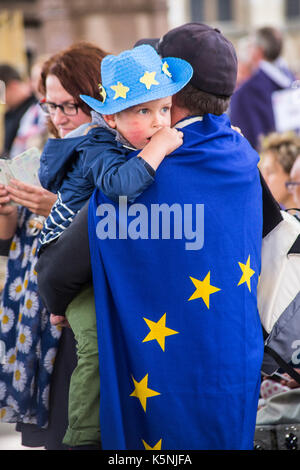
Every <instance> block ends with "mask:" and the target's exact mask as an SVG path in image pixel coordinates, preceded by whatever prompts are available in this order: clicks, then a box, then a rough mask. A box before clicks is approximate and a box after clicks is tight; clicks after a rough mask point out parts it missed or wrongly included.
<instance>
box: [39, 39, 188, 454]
mask: <svg viewBox="0 0 300 470" xmlns="http://www.w3.org/2000/svg"><path fill="white" fill-rule="evenodd" d="M191 75H192V67H191V66H190V65H189V64H188V63H186V62H185V61H182V60H180V59H174V58H172V59H170V60H168V59H166V60H164V62H163V61H162V60H161V59H160V57H159V56H158V54H157V53H156V52H155V50H154V49H153V48H152V47H150V46H148V45H143V46H140V47H139V48H134V49H133V50H128V51H124V52H122V53H121V54H120V55H118V56H111V55H110V56H107V57H105V58H104V59H103V61H102V63H101V77H102V79H100V74H99V81H101V80H102V82H101V85H100V90H101V94H102V97H103V96H105V99H104V100H103V101H100V100H99V99H98V100H97V99H95V98H93V97H91V96H86V95H81V99H82V100H83V101H85V102H86V103H87V104H88V105H89V106H91V107H92V109H93V110H94V111H96V112H98V113H99V112H100V113H101V115H102V116H103V121H102V119H101V117H100V116H95V117H94V120H93V123H96V122H97V123H98V125H95V127H93V128H92V129H91V130H90V131H89V132H88V133H87V134H86V136H84V137H82V138H81V139H75V138H74V132H73V133H72V136H73V138H72V141H71V144H70V143H69V140H68V139H65V140H64V141H59V140H53V139H52V140H50V141H49V142H48V144H47V145H46V147H45V150H44V153H43V155H42V158H41V167H40V180H41V182H42V184H43V185H44V187H46V188H47V189H52V190H54V189H56V190H57V193H58V195H59V197H58V200H57V202H56V203H55V205H54V206H53V208H52V210H51V212H50V214H49V217H48V218H47V219H46V222H45V224H44V228H43V229H42V232H41V253H43V251H44V250H47V247H48V245H49V243H53V241H54V240H56V239H57V238H58V237H59V236H60V235H61V233H62V232H63V229H65V228H67V226H68V225H69V224H70V223H71V221H72V219H73V217H74V215H75V214H76V213H77V212H78V211H79V210H80V209H81V207H82V205H83V204H84V203H85V202H86V201H87V200H88V199H89V197H90V196H91V194H92V192H93V190H94V188H95V187H98V188H100V189H101V191H102V192H103V193H104V194H105V195H106V196H108V197H109V198H111V199H113V200H117V199H118V197H119V196H126V197H127V198H128V200H130V201H131V202H133V201H134V199H135V198H136V197H138V196H139V195H140V194H141V193H142V192H143V191H145V189H146V188H147V187H148V186H149V185H150V184H151V183H153V181H154V175H155V171H156V170H157V168H158V166H159V165H160V163H161V161H162V160H163V159H164V158H165V156H166V155H168V154H170V153H171V152H172V151H173V150H175V149H176V148H177V147H178V146H179V145H181V144H182V133H181V132H180V131H177V130H176V129H170V124H171V104H172V95H173V94H174V93H176V92H177V91H179V90H180V89H181V88H182V87H184V86H185V85H186V83H187V82H188V81H189V79H190V77H191ZM173 76H174V78H173ZM46 82H47V84H48V88H47V94H46V100H47V101H46V102H45V103H44V106H46V109H48V110H49V113H50V116H51V114H52V120H53V122H54V123H56V118H57V114H56V113H55V112H56V109H55V108H54V106H57V105H56V104H55V105H54V104H53V103H57V101H58V100H57V97H58V93H57V89H58V86H57V77H56V76H54V77H53V76H52V75H51V73H49V74H48V77H47V81H46ZM125 84H126V85H125ZM124 90H125V95H124V94H123V93H124ZM59 96H61V91H60V95H59ZM99 96H100V95H99ZM100 99H101V97H100ZM103 126H104V127H103ZM128 147H130V148H132V149H135V148H136V149H138V150H139V151H138V154H137V156H136V157H133V158H131V159H129V160H128V159H127V158H126V153H128ZM58 152H59V153H60V154H61V155H62V158H61V160H59V161H58V160H55V159H54V155H56V154H57V153H58ZM76 154H77V156H78V157H77V159H75V158H76V157H75V155H76ZM70 161H72V167H70ZM90 296H91V292H90V289H88V290H87V291H83V292H82V293H81V295H80V297H78V298H76V300H75V304H74V303H73V304H72V305H71V306H70V307H69V308H68V310H67V312H66V318H67V321H68V323H69V325H70V326H71V328H72V330H73V332H74V334H75V339H76V341H77V351H78V365H77V367H76V370H75V371H74V373H73V375H72V379H71V387H70V405H69V427H68V430H67V433H66V436H65V438H64V443H65V444H68V445H69V446H71V447H72V448H74V447H76V448H77V447H80V448H81V449H82V448H83V446H84V448H85V449H87V447H91V448H94V446H96V447H97V446H99V445H100V430H99V419H98V415H99V412H97V409H98V408H99V379H98V380H97V376H98V374H97V371H98V370H99V365H98V345H97V334H96V316H95V309H94V308H92V305H91V301H92V302H93V297H92V298H91V300H89V299H90ZM97 384H98V385H97ZM82 397H84V400H83V398H82ZM95 407H96V410H95Z"/></svg>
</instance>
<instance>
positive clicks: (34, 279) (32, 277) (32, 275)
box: [29, 265, 37, 284]
mask: <svg viewBox="0 0 300 470" xmlns="http://www.w3.org/2000/svg"><path fill="white" fill-rule="evenodd" d="M29 279H30V281H31V282H33V283H34V284H37V272H36V270H35V265H33V266H32V269H31V271H30V274H29Z"/></svg>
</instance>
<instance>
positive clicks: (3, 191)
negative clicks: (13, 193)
mask: <svg viewBox="0 0 300 470" xmlns="http://www.w3.org/2000/svg"><path fill="white" fill-rule="evenodd" d="M10 201H11V198H10V195H9V193H8V191H7V188H6V186H4V185H3V184H0V215H11V214H13V213H14V212H16V210H17V208H16V207H15V206H13V205H11V204H8V203H9V202H10Z"/></svg>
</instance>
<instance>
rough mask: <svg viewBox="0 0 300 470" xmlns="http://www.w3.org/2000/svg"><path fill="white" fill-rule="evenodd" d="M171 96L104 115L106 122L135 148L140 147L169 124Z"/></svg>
mask: <svg viewBox="0 0 300 470" xmlns="http://www.w3.org/2000/svg"><path fill="white" fill-rule="evenodd" d="M171 105H172V97H171V96H168V97H167V98H161V99H159V100H153V101H148V102H147V103H142V104H139V105H137V106H132V107H131V108H128V109H125V110H124V111H121V112H119V113H116V114H111V115H109V116H104V117H106V119H105V120H106V122H107V123H108V124H109V125H110V126H111V127H113V128H115V129H117V131H118V132H120V134H122V136H123V137H125V139H126V140H128V142H130V143H131V145H132V146H133V147H135V148H136V149H142V148H144V147H145V145H146V144H147V143H148V142H149V140H150V139H151V137H152V136H153V135H154V134H155V132H157V131H158V130H159V129H161V128H162V127H170V125H171Z"/></svg>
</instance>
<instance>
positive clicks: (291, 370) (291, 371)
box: [265, 346, 300, 384]
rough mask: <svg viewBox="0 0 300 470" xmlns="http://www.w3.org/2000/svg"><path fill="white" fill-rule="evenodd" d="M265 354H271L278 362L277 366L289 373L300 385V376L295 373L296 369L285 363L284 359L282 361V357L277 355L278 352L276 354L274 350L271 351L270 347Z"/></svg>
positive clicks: (267, 347)
mask: <svg viewBox="0 0 300 470" xmlns="http://www.w3.org/2000/svg"><path fill="white" fill-rule="evenodd" d="M265 352H266V353H268V354H270V356H272V357H273V358H274V359H275V361H276V362H277V364H278V365H279V366H280V367H281V368H282V369H283V370H284V371H285V372H287V373H288V374H289V375H290V376H291V377H292V378H293V379H294V380H296V382H297V383H298V384H300V374H298V372H296V371H295V369H294V368H293V367H292V366H291V365H290V364H288V363H287V362H285V360H284V359H282V357H281V356H280V355H279V354H277V352H275V351H274V350H273V349H271V348H270V347H269V346H265Z"/></svg>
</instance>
